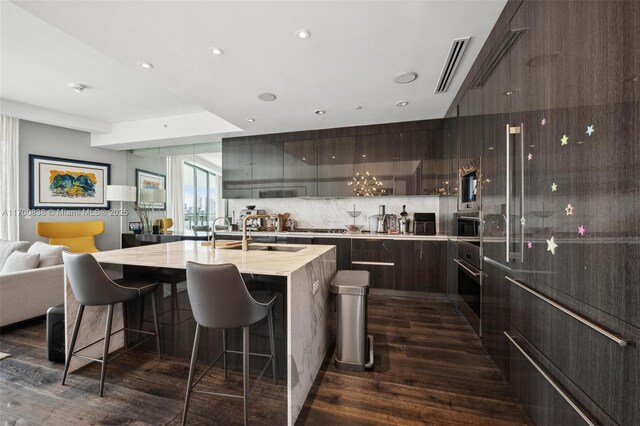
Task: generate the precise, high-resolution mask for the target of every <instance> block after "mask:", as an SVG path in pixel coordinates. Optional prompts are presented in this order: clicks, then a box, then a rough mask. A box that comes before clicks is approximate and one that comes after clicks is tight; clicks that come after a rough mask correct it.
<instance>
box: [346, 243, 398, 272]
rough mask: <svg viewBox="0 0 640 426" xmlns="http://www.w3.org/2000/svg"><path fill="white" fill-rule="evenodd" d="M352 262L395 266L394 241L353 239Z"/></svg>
mask: <svg viewBox="0 0 640 426" xmlns="http://www.w3.org/2000/svg"><path fill="white" fill-rule="evenodd" d="M351 261H352V262H379V263H390V264H393V261H394V256H393V240H373V239H372V240H369V239H364V238H362V239H361V238H353V239H352V240H351ZM388 266H389V265H388Z"/></svg>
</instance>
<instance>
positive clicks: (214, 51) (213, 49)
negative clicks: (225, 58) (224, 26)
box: [209, 47, 224, 56]
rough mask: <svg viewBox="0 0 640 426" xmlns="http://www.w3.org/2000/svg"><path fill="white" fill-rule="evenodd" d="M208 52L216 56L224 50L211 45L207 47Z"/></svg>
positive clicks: (222, 53)
mask: <svg viewBox="0 0 640 426" xmlns="http://www.w3.org/2000/svg"><path fill="white" fill-rule="evenodd" d="M209 52H211V53H212V54H214V55H216V56H221V55H224V50H222V49H218V48H217V47H212V48H210V49H209Z"/></svg>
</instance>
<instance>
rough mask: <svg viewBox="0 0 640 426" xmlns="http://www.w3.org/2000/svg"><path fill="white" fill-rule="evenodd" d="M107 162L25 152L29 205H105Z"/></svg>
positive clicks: (107, 179) (96, 206)
mask: <svg viewBox="0 0 640 426" xmlns="http://www.w3.org/2000/svg"><path fill="white" fill-rule="evenodd" d="M110 172H111V165H110V164H105V163H96V162H93V161H80V160H71V159H68V158H56V157H45V156H41V155H34V154H29V208H31V209H108V208H109V200H108V199H107V194H106V192H107V185H109V179H110Z"/></svg>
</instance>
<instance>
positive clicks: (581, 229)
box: [578, 225, 587, 237]
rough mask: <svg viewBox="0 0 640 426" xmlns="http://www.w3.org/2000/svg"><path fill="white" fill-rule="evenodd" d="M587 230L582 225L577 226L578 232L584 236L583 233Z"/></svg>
mask: <svg viewBox="0 0 640 426" xmlns="http://www.w3.org/2000/svg"><path fill="white" fill-rule="evenodd" d="M585 232H587V230H586V229H584V225H580V226H579V227H578V234H580V235H582V236H583V237H584V233H585Z"/></svg>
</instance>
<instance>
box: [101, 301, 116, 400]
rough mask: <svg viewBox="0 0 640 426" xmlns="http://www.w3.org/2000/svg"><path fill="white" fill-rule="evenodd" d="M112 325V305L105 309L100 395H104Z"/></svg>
mask: <svg viewBox="0 0 640 426" xmlns="http://www.w3.org/2000/svg"><path fill="white" fill-rule="evenodd" d="M112 323H113V304H111V305H109V307H108V308H107V325H106V327H105V330H104V350H103V353H102V370H101V371H100V394H99V396H102V394H103V393H104V378H105V376H106V373H107V356H108V355H109V341H110V340H111V324H112Z"/></svg>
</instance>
